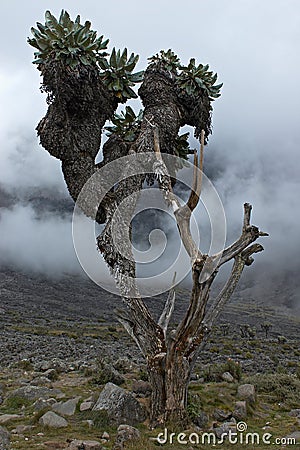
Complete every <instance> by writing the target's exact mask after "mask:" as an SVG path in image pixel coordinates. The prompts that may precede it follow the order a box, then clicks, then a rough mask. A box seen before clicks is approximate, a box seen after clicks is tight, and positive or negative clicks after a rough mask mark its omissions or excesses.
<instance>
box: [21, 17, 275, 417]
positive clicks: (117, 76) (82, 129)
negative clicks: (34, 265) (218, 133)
mask: <svg viewBox="0 0 300 450" xmlns="http://www.w3.org/2000/svg"><path fill="white" fill-rule="evenodd" d="M31 31H32V35H33V36H32V37H31V38H30V39H28V42H29V44H30V45H32V46H33V47H35V49H36V52H35V56H34V61H33V62H34V64H36V65H37V68H38V70H39V71H40V72H41V75H42V78H43V81H42V90H43V91H44V92H46V93H47V103H48V105H49V106H48V111H47V113H46V115H45V117H44V118H43V119H42V120H41V121H40V123H39V124H38V126H37V132H38V135H39V137H40V142H41V144H42V146H43V147H44V148H45V149H46V150H47V151H48V152H49V153H50V154H51V155H53V156H55V157H56V158H59V159H60V160H61V162H62V171H63V175H64V178H65V181H66V184H67V186H68V190H69V192H70V195H71V196H72V198H73V199H74V201H75V202H77V204H79V207H80V208H81V209H82V210H83V212H84V213H85V214H86V215H88V216H90V217H92V218H94V219H95V220H96V221H97V222H98V223H100V224H104V226H103V230H102V232H101V234H100V235H99V236H98V238H97V245H98V248H99V250H100V252H101V253H102V255H103V258H104V260H105V261H106V263H107V265H108V266H109V268H110V270H111V273H112V275H113V276H114V277H115V279H116V282H117V285H118V288H119V290H120V295H121V297H122V300H123V303H124V309H123V310H121V311H119V312H118V318H119V320H120V322H121V323H122V324H123V325H124V327H125V328H126V330H127V331H128V332H129V334H130V335H131V336H132V337H133V339H134V340H135V342H136V343H137V345H138V347H139V348H140V350H141V352H142V354H143V356H144V357H145V359H146V362H147V368H148V373H149V380H150V383H151V385H152V397H151V411H150V416H151V424H152V425H156V424H161V423H164V422H165V421H168V420H175V421H181V422H185V421H186V419H187V414H186V406H187V387H188V383H189V379H190V375H191V371H192V368H193V366H194V364H195V360H196V358H197V354H198V352H199V346H200V344H201V343H202V342H203V340H204V339H205V337H206V336H207V334H208V333H209V332H210V329H211V327H212V324H213V323H214V321H215V320H216V318H217V316H218V314H219V312H220V310H221V308H222V307H223V306H224V305H225V303H226V302H227V300H228V299H229V298H230V296H231V294H232V292H233V290H234V289H235V287H236V285H237V283H238V280H239V278H240V276H241V273H242V271H243V269H244V267H245V265H250V264H251V263H252V262H253V258H252V255H253V254H254V253H256V252H260V251H262V250H263V247H262V246H261V245H260V244H257V243H254V241H256V240H257V239H258V238H259V237H260V236H263V235H266V233H263V232H261V231H260V230H259V229H258V228H257V227H256V226H253V225H251V223H250V214H251V206H250V205H249V204H247V203H246V204H245V205H244V220H243V225H242V231H241V235H240V237H239V238H238V239H237V240H236V241H235V242H234V243H233V244H232V245H229V246H228V247H227V248H225V249H224V250H223V251H222V252H220V253H218V254H216V255H207V254H204V253H202V252H201V250H200V249H199V248H198V247H197V245H196V243H195V241H194V239H193V236H192V233H191V231H190V219H191V215H192V212H193V210H194V209H195V208H196V206H197V204H198V202H199V198H200V191H201V179H202V172H201V170H202V164H203V146H204V144H205V143H206V140H207V137H208V136H209V134H210V132H211V113H212V102H213V101H214V99H216V98H217V97H219V96H220V90H221V86H222V85H220V84H216V83H217V74H214V73H213V72H212V71H210V70H209V66H208V65H203V64H196V62H195V59H191V60H190V62H189V63H188V65H187V66H184V65H182V63H181V62H180V60H179V58H178V57H177V56H176V55H175V54H174V53H173V52H172V51H171V50H168V51H160V52H159V53H158V54H156V55H154V56H152V57H151V58H149V64H148V67H147V68H146V70H145V72H135V71H134V70H135V67H136V64H137V61H138V56H136V55H134V54H131V55H129V54H128V52H127V49H124V50H122V51H120V50H116V49H115V48H113V49H112V50H111V51H110V52H109V53H108V51H107V47H108V40H105V39H104V38H103V36H100V37H97V33H96V32H95V31H93V30H92V29H91V23H90V22H85V23H84V24H82V23H81V21H80V16H77V18H76V20H75V21H72V20H71V18H70V16H69V14H68V13H67V12H66V11H62V13H61V15H60V18H59V19H58V20H57V19H56V18H55V17H54V16H53V15H52V14H51V13H50V12H49V11H47V12H46V14H45V23H44V24H41V23H37V28H32V29H31ZM136 83H141V86H140V87H139V89H138V94H139V97H140V99H141V101H142V104H143V109H142V110H141V111H140V113H139V114H135V112H134V111H133V109H132V108H131V107H130V106H128V105H127V106H126V107H125V110H124V111H123V112H121V113H119V114H117V113H116V110H117V108H118V105H119V104H120V103H126V101H127V100H129V99H132V98H136V97H137V94H136V92H135V90H134V89H133V88H134V86H135V85H136ZM107 121H110V123H107ZM105 125H106V130H107V134H108V139H107V141H106V142H105V144H104V145H103V148H102V150H103V159H102V162H100V163H98V164H96V163H95V159H96V156H97V154H98V152H99V149H100V144H101V135H102V130H103V128H104V127H105ZM184 125H190V126H192V127H194V133H195V137H196V138H200V140H201V151H200V157H199V156H198V155H197V154H196V153H195V154H194V174H193V184H192V189H191V193H190V196H189V199H188V201H187V202H186V203H182V202H180V201H179V200H178V198H177V197H176V196H175V195H174V191H173V189H174V184H175V183H176V173H177V171H178V170H179V169H180V168H181V167H182V162H183V161H184V159H187V157H188V154H189V153H191V151H190V149H189V144H188V141H187V137H188V134H187V133H185V134H182V135H179V134H178V133H179V129H180V127H182V126H184ZM166 155H174V156H177V158H175V161H176V163H174V164H173V165H172V164H168V158H167V156H166ZM121 157H128V158H129V159H126V158H125V159H124V164H122V165H121V168H120V166H118V167H119V168H118V171H119V173H118V174H117V175H118V180H117V182H113V183H112V184H109V182H108V179H109V171H108V172H107V173H106V176H105V178H101V176H97V174H99V173H100V175H101V174H103V172H101V170H102V169H103V168H105V167H106V166H107V167H109V164H110V163H111V162H113V161H117V160H119V159H120V158H121ZM122 161H123V160H122ZM135 163H136V165H137V167H136V168H134V170H132V167H134V166H135ZM141 166H142V168H143V170H140V168H141ZM135 169H136V170H135ZM199 169H200V170H199ZM128 174H129V176H128ZM115 176H116V174H115V173H114V177H115ZM153 183H155V184H156V185H157V186H158V188H159V189H160V190H161V192H162V194H163V197H164V200H165V202H166V203H167V205H168V206H169V207H170V208H171V209H172V211H173V213H174V217H175V220H176V222H177V227H178V230H179V236H180V239H181V240H182V243H183V245H184V247H185V250H186V252H187V253H188V255H189V257H190V262H191V273H192V289H191V295H190V301H189V305H188V308H187V310H186V313H185V315H184V317H183V319H182V320H181V322H180V323H179V325H178V326H177V328H176V329H175V330H171V331H170V330H169V321H170V317H171V314H172V311H173V308H174V301H175V293H174V289H171V291H170V292H169V295H168V298H167V300H166V304H165V306H164V308H163V312H162V314H161V317H160V318H159V320H158V321H156V320H155V319H154V318H153V316H152V315H151V313H150V311H149V309H148V308H147V306H146V304H145V303H144V302H143V300H142V298H141V295H140V293H139V290H138V286H137V284H136V283H135V279H136V264H135V261H134V258H133V256H132V251H131V242H130V236H131V220H132V217H133V214H134V210H135V207H136V204H137V202H138V198H139V193H140V192H141V190H142V189H143V187H144V186H145V185H147V186H149V185H151V184H153ZM103 185H105V186H106V188H105V189H104V194H103ZM101 189H102V191H101ZM99 191H101V192H102V193H101V195H100V196H99V195H98V196H97V195H96V194H97V193H99ZM82 192H84V195H82ZM99 198H100V199H101V200H100V202H99V201H98V203H97V201H96V200H97V199H98V200H99ZM127 198H130V201H129V202H127V203H126V199H127ZM95 202H96V203H95ZM121 204H125V205H126V207H125V208H124V207H123V209H122V210H121V211H122V213H120V209H119V206H120V205H121ZM117 242H119V243H120V242H121V243H122V245H123V248H121V249H120V246H118V245H116V243H117ZM122 245H121V246H122ZM228 261H233V265H232V270H231V273H230V275H229V277H228V280H227V282H226V284H225V285H224V287H223V289H222V290H221V292H220V293H219V294H218V295H217V297H216V298H213V299H210V288H211V285H212V283H213V281H214V279H215V277H216V275H217V273H218V270H219V268H220V266H222V265H223V264H224V263H226V262H228Z"/></svg>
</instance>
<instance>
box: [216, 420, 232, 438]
mask: <svg viewBox="0 0 300 450" xmlns="http://www.w3.org/2000/svg"><path fill="white" fill-rule="evenodd" d="M229 430H232V431H235V430H236V425H235V423H233V422H224V423H223V424H222V425H220V426H216V427H214V428H213V432H214V433H215V435H216V437H217V438H218V439H221V438H222V436H223V435H225V434H226V435H228V433H229Z"/></svg>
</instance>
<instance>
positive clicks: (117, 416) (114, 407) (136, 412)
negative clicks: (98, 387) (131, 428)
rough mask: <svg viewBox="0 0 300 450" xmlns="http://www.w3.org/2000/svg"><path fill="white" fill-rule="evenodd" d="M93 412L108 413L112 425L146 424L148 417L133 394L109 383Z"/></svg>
mask: <svg viewBox="0 0 300 450" xmlns="http://www.w3.org/2000/svg"><path fill="white" fill-rule="evenodd" d="M93 411H106V412H107V415H108V418H109V421H110V423H111V424H116V425H120V424H122V423H123V424H124V423H128V424H129V425H134V424H136V423H140V422H144V420H145V419H146V417H147V414H146V410H145V408H144V407H143V406H142V405H141V404H140V403H139V402H138V401H137V400H136V399H135V397H134V396H133V395H132V394H131V392H128V391H126V390H125V389H122V388H120V387H119V386H116V385H115V384H113V383H107V384H106V385H105V386H104V389H103V391H102V392H101V393H100V395H99V398H98V400H97V402H96V404H95V406H94V407H93Z"/></svg>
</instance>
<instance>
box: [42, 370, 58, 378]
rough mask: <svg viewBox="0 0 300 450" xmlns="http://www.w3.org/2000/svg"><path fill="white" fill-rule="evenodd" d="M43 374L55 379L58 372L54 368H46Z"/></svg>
mask: <svg viewBox="0 0 300 450" xmlns="http://www.w3.org/2000/svg"><path fill="white" fill-rule="evenodd" d="M44 376H45V377H47V378H48V379H49V380H50V381H55V380H57V378H58V373H57V370H56V369H48V370H46V372H45V373H44Z"/></svg>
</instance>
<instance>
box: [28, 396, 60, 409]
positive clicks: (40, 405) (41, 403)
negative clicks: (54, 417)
mask: <svg viewBox="0 0 300 450" xmlns="http://www.w3.org/2000/svg"><path fill="white" fill-rule="evenodd" d="M54 403H56V400H55V398H48V399H47V400H45V399H44V398H39V399H38V400H36V401H35V402H34V404H33V407H34V410H35V411H41V410H42V409H46V408H48V409H49V408H51V406H52V405H54Z"/></svg>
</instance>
